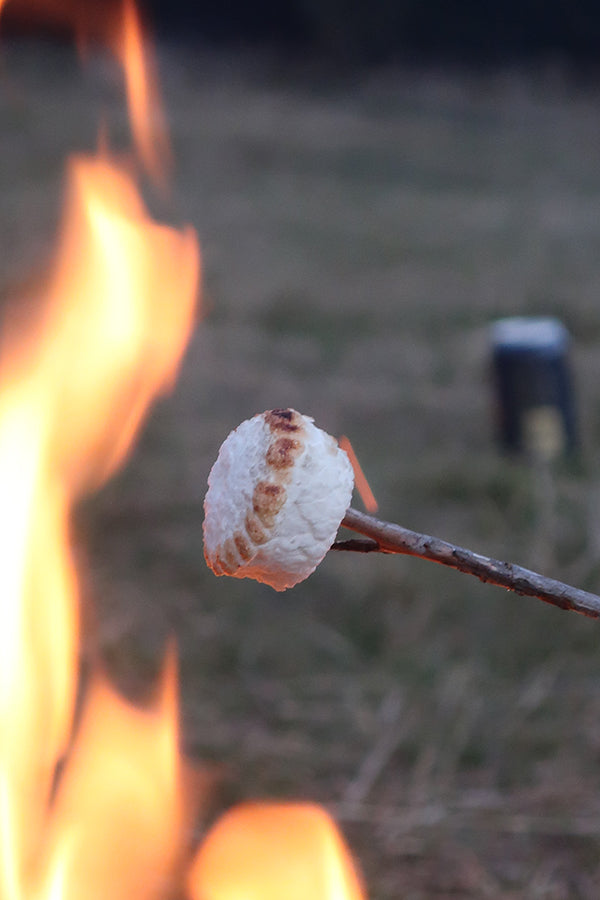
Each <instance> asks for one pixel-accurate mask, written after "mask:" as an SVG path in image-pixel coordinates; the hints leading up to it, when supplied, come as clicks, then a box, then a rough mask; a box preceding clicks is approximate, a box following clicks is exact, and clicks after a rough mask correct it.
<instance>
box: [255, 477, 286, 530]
mask: <svg viewBox="0 0 600 900" xmlns="http://www.w3.org/2000/svg"><path fill="white" fill-rule="evenodd" d="M284 503H285V488H284V487H283V486H282V485H281V484H274V483H273V482H272V481H259V482H258V484H257V485H256V487H255V488H254V493H253V495H252V509H253V510H254V512H255V513H256V515H257V516H258V518H259V519H260V521H261V522H262V524H263V525H264V526H265V527H266V528H272V527H273V524H274V522H275V516H276V515H277V513H278V512H279V510H280V509H281V507H282V506H283V504H284Z"/></svg>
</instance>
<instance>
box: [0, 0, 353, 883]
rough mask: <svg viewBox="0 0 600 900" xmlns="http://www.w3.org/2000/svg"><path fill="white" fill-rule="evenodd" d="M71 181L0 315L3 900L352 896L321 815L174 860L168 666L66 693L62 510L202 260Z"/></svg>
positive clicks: (156, 118)
mask: <svg viewBox="0 0 600 900" xmlns="http://www.w3.org/2000/svg"><path fill="white" fill-rule="evenodd" d="M1 6H2V0H0V7H1ZM122 12H123V16H122V20H121V21H122V24H123V28H124V30H123V35H122V40H121V41H120V42H119V43H118V47H119V48H122V49H123V54H122V56H121V53H120V52H116V50H115V52H116V55H117V56H118V57H119V58H120V59H121V60H122V62H123V64H124V68H125V71H126V73H127V74H126V79H125V80H126V84H127V86H128V89H127V93H128V99H129V102H130V104H131V105H132V109H133V113H132V116H133V120H134V124H135V127H134V134H135V136H136V140H137V142H138V147H139V150H138V154H139V156H140V159H141V161H142V164H143V165H144V166H145V168H146V170H147V171H148V172H149V174H151V175H152V176H153V177H154V179H155V181H160V180H161V179H162V178H164V177H165V176H164V172H165V169H164V166H163V165H162V163H164V162H165V160H166V159H167V158H168V154H167V153H166V149H165V148H168V145H167V144H166V143H165V140H166V138H165V132H164V130H163V119H162V116H161V115H160V110H159V109H158V108H157V106H156V101H155V100H152V99H151V97H152V95H151V93H150V91H149V88H148V79H147V75H146V67H147V61H148V56H147V53H146V50H145V48H144V45H143V44H142V38H141V32H140V29H139V19H138V17H137V14H136V11H135V9H134V8H133V6H132V5H131V3H129V0H124V5H123V8H122ZM114 49H115V48H114V47H113V50H114ZM157 123H158V124H157ZM67 175H68V177H67V190H66V201H65V210H64V217H63V225H62V229H61V238H60V241H59V247H58V253H57V258H56V261H55V263H54V266H53V271H52V273H51V276H50V279H49V282H48V287H47V289H46V292H45V295H44V297H43V298H42V303H41V304H40V312H39V313H38V314H37V318H36V320H35V322H33V323H29V324H28V329H27V334H26V336H25V337H24V336H23V333H22V328H18V327H16V324H15V327H13V328H11V327H10V323H7V326H6V328H5V333H4V339H3V344H2V355H1V357H0V495H1V496H2V498H3V502H2V504H1V505H0V516H1V517H2V522H1V526H0V527H1V532H2V542H1V543H0V573H1V574H2V578H3V584H2V603H1V607H0V609H1V615H2V623H1V627H0V715H1V717H2V718H1V721H2V725H3V727H2V735H1V737H0V896H1V897H2V898H3V900H106V898H110V900H119V898H122V900H146V898H147V900H150V898H162V897H168V896H173V895H175V893H176V891H178V890H180V888H181V883H182V880H183V881H184V882H185V884H186V890H187V893H188V896H190V897H191V898H193V900H232V898H234V897H235V898H240V900H271V898H275V897H276V898H278V900H286V898H289V900H296V898H298V900H301V898H306V900H361V898H362V897H363V893H362V889H361V887H360V885H359V881H358V878H357V876H356V873H355V870H354V868H353V864H352V862H351V860H350V857H349V855H348V853H347V851H346V850H345V848H344V845H343V843H342V841H341V839H340V837H339V835H338V833H337V830H336V828H335V826H334V824H333V822H332V821H331V819H330V818H329V817H328V816H327V814H326V813H325V812H324V811H323V810H321V809H320V808H319V807H313V806H310V805H295V804H281V805H265V806H260V807H256V808H255V807H250V808H246V807H244V808H241V810H239V811H235V810H234V811H232V812H231V813H229V814H228V816H227V817H225V819H224V820H223V821H222V822H221V823H220V824H219V823H218V824H217V826H216V827H215V831H214V832H213V833H212V834H209V837H208V838H207V840H206V841H205V843H204V844H203V846H202V847H201V848H200V850H199V851H198V853H197V855H196V858H195V860H192V861H191V862H190V861H189V860H187V859H186V857H187V855H189V846H188V844H189V827H190V824H191V815H192V812H193V810H192V809H191V808H190V806H189V804H188V803H186V802H184V796H186V792H185V791H184V790H183V768H184V764H183V760H182V759H181V756H180V753H179V746H178V745H179V740H178V725H177V720H178V711H177V683H176V665H175V656H174V654H172V653H168V654H167V655H166V659H165V663H164V671H163V676H162V680H161V684H160V686H159V688H158V690H157V692H156V694H157V696H156V699H155V702H154V703H153V705H152V706H151V707H150V708H146V709H140V708H136V707H134V706H132V705H130V704H129V703H128V702H127V701H125V700H124V699H123V698H122V697H120V696H119V695H118V694H117V693H116V692H115V690H114V689H113V688H112V687H111V686H110V684H109V683H108V681H107V680H106V678H104V677H103V675H102V674H101V673H99V672H96V673H94V674H93V675H92V677H91V678H90V680H89V684H88V685H87V686H86V689H85V691H82V689H81V688H80V687H79V686H78V676H79V672H78V639H79V623H78V618H79V617H78V585H77V577H76V573H75V570H74V565H73V561H72V558H71V555H70V549H69V544H70V540H69V537H70V536H69V520H70V513H71V509H72V507H73V505H74V504H75V503H76V502H77V500H78V499H79V498H80V497H81V496H82V495H84V494H86V493H87V492H89V491H90V490H92V489H95V488H97V487H98V486H99V485H100V484H102V483H103V482H104V481H105V480H106V479H107V478H108V477H109V476H110V475H112V474H113V473H114V472H115V470H116V468H117V467H118V466H119V465H120V463H121V462H122V461H123V459H124V458H125V456H126V454H127V453H128V452H129V451H130V449H131V447H132V444H133V441H134V439H135V436H136V434H137V432H138V430H139V428H140V425H141V424H142V422H143V420H144V417H145V415H146V412H147V409H148V407H149V405H150V404H151V402H152V401H153V399H154V398H155V397H156V396H157V395H159V394H160V393H162V392H164V391H165V390H167V389H168V388H169V387H170V386H171V385H172V383H173V380H174V378H175V375H176V372H177V368H178V365H179V362H180V359H181V356H182V353H183V351H184V349H185V345H186V342H187V340H188V337H189V334H190V331H191V328H192V325H193V321H194V318H195V315H196V297H197V293H198V284H199V277H200V255H199V248H198V243H197V239H196V236H195V234H194V232H193V231H192V229H190V228H184V229H181V230H176V229H173V228H170V227H166V226H164V225H161V224H158V223H156V222H154V221H153V220H152V219H151V217H150V216H149V214H148V213H147V211H146V209H145V206H144V203H143V201H142V198H141V196H140V193H139V190H138V186H137V183H136V180H135V177H134V175H133V174H132V167H131V166H127V165H125V164H124V163H122V162H121V161H119V160H117V159H116V158H113V157H112V156H111V155H109V154H108V153H106V152H105V153H103V154H102V155H100V156H98V157H84V156H79V157H74V158H72V159H71V160H70V161H69V164H68V172H67ZM82 694H83V698H81V695H82ZM78 696H79V701H78V708H77V714H76V698H77V697H78ZM223 859H224V860H231V861H232V862H231V865H225V866H223ZM270 859H271V860H272V861H273V864H272V865H271V864H270V863H269V860H270ZM275 862H276V864H275ZM182 872H183V875H182ZM186 872H187V875H186V874H185V873H186ZM302 885H304V886H305V887H304V888H303V889H302V893H300V892H299V890H300V888H301V886H302Z"/></svg>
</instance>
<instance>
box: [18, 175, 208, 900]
mask: <svg viewBox="0 0 600 900" xmlns="http://www.w3.org/2000/svg"><path fill="white" fill-rule="evenodd" d="M198 271H199V254H198V247H197V243H196V238H195V236H194V234H193V232H191V231H190V230H184V231H181V232H178V231H174V230H172V229H170V228H166V227H164V226H160V225H157V224H156V223H154V222H153V221H152V220H151V219H150V217H149V216H148V214H147V213H146V211H145V209H144V206H143V203H142V201H141V199H140V197H139V194H138V193H137V190H136V187H135V184H134V182H133V181H132V179H131V177H130V176H129V175H128V174H127V172H126V171H125V170H123V169H122V168H119V166H118V165H117V164H116V163H114V162H111V161H110V160H108V159H97V160H92V159H86V158H83V157H80V158H75V159H73V160H72V161H71V163H70V166H69V180H68V190H67V202H66V213H65V222H64V227H63V236H62V240H61V245H60V248H59V254H58V259H57V262H56V265H55V269H54V273H53V276H52V278H51V282H50V286H49V289H48V294H47V299H46V303H45V308H44V312H43V314H42V315H41V316H40V321H39V322H38V323H37V325H36V326H35V327H33V328H32V329H31V333H30V336H29V338H28V339H27V340H26V341H22V340H21V341H18V340H17V338H16V334H17V329H16V327H14V328H13V329H12V334H13V335H15V337H13V339H11V338H10V337H9V338H8V339H7V345H6V347H5V348H4V358H3V363H2V365H1V367H0V492H1V496H2V498H3V502H2V504H0V534H1V536H2V540H1V541H0V576H1V578H2V586H1V596H2V601H1V609H0V615H1V619H0V715H1V716H2V722H4V723H10V726H9V727H4V728H3V729H2V734H1V736H0V873H1V874H0V878H1V892H2V896H3V897H6V898H7V900H19V898H22V897H23V898H24V897H29V896H31V891H32V890H33V889H34V886H35V885H36V883H37V882H38V881H39V880H40V879H41V883H42V884H43V885H44V888H43V890H44V891H45V893H42V894H41V895H40V896H41V897H48V898H49V897H51V896H53V894H52V892H53V891H55V890H56V883H57V882H56V878H57V877H58V876H57V875H56V873H57V872H60V873H62V874H61V876H60V881H61V884H62V888H61V894H60V896H61V897H62V898H64V900H66V898H69V897H73V900H75V897H77V898H80V897H81V896H82V894H81V892H78V888H77V879H74V878H73V877H71V876H70V875H69V873H71V872H72V871H74V870H73V866H74V865H75V861H76V862H77V866H76V869H77V871H79V869H80V868H81V866H82V865H83V859H85V858H86V857H85V853H84V850H83V849H82V844H84V845H85V846H87V845H88V844H89V842H90V841H91V842H92V843H94V844H97V843H98V841H99V840H100V838H99V837H98V835H104V836H105V837H106V835H110V840H111V841H115V842H116V843H115V846H119V847H121V851H120V852H121V853H123V852H124V849H123V848H124V847H125V846H126V844H125V843H124V842H125V839H126V837H127V835H128V834H134V835H135V834H136V833H137V836H138V838H137V840H139V839H140V837H141V836H142V835H143V836H144V838H145V839H144V841H143V842H142V844H143V851H142V856H143V858H144V859H145V858H146V855H148V859H147V862H148V865H146V866H142V867H141V870H142V871H147V872H155V871H156V867H158V870H159V874H158V875H156V877H157V878H158V877H159V875H160V877H161V878H164V877H166V875H167V869H168V867H169V866H170V865H172V862H173V850H172V846H176V845H177V842H178V839H179V838H180V835H178V834H177V827H176V828H174V829H169V828H165V829H164V836H163V837H161V841H162V842H166V843H167V845H168V846H169V847H170V848H171V849H169V851H168V852H167V851H166V850H163V851H159V850H158V848H157V846H156V839H157V836H156V835H154V834H149V829H150V828H155V827H156V826H149V825H148V824H147V822H149V821H150V820H149V819H148V820H147V819H146V816H145V810H144V806H143V804H142V803H141V802H140V801H139V800H138V799H137V792H138V788H141V785H142V782H143V783H144V785H145V789H146V788H147V789H148V791H149V793H148V797H149V798H152V796H153V792H154V793H156V792H157V791H158V793H156V801H151V800H148V799H147V800H145V801H144V802H145V803H148V802H152V803H154V805H155V806H156V805H158V807H159V808H156V809H155V810H154V812H155V813H156V814H157V815H156V821H158V822H162V824H163V825H164V824H166V822H167V821H168V820H169V819H171V820H173V821H175V822H179V821H180V820H181V811H180V810H178V809H177V805H178V803H179V799H178V797H179V795H178V790H177V779H178V774H177V766H176V765H175V763H174V760H175V759H176V754H175V751H174V750H173V747H174V746H176V728H175V722H176V716H175V713H174V711H173V708H172V704H170V705H169V704H166V705H165V703H161V704H159V706H158V707H157V709H156V710H154V711H151V712H149V713H145V712H144V713H140V712H139V711H136V710H133V709H130V708H129V707H128V706H127V705H126V704H124V702H123V701H121V700H120V699H119V698H118V697H116V695H114V694H113V693H112V692H111V691H110V689H109V688H108V687H107V685H102V684H99V685H96V687H95V688H94V690H93V691H92V692H91V693H90V696H89V697H88V700H87V706H86V709H85V711H84V713H83V718H82V723H81V727H80V730H79V732H78V735H77V739H76V742H75V746H74V748H73V750H72V752H71V756H72V760H73V762H72V764H71V766H70V768H69V770H68V777H67V778H66V779H65V780H64V784H63V785H61V789H60V790H59V792H58V795H57V797H56V799H55V800H54V802H53V792H54V780H55V777H56V769H57V765H58V763H59V761H60V760H61V757H62V755H63V754H64V753H65V751H66V750H67V749H68V747H69V742H70V740H71V730H72V723H73V709H74V699H75V691H76V677H77V631H78V628H77V603H76V582H75V577H74V572H73V566H72V562H71V559H70V556H69V551H68V544H69V533H68V515H69V511H70V508H71V506H72V503H73V501H74V500H75V499H76V498H77V497H78V496H79V495H81V494H82V493H83V492H85V491H87V490H89V489H90V488H92V487H95V486H97V485H98V484H100V483H101V482H102V481H103V480H104V479H105V478H106V477H108V476H109V475H110V474H111V473H112V472H113V471H114V470H115V468H116V466H117V465H118V464H119V463H120V462H121V460H122V459H123V457H124V455H125V454H126V452H127V451H128V450H129V448H130V446H131V443H132V441H133V438H134V436H135V434H136V431H137V430H138V428H139V425H140V423H141V421H142V420H143V417H144V415H145V412H146V410H147V407H148V404H149V403H150V402H151V401H152V399H153V398H154V397H155V396H156V395H157V394H158V393H160V392H161V391H163V390H165V389H166V388H167V387H168V386H169V385H170V384H171V383H172V380H173V378H174V375H175V372H176V369H177V364H178V361H179V358H180V355H181V352H182V350H183V348H184V346H185V342H186V340H187V336H188V333H189V329H190V326H191V323H192V318H193V313H194V301H195V295H196V290H197V283H198ZM10 334H11V329H9V335H10ZM166 695H167V696H168V695H169V691H166ZM161 710H162V712H160V711H161ZM159 712H160V714H159ZM109 725H110V728H109ZM113 726H114V729H115V730H114V731H113ZM165 731H166V733H165ZM109 734H110V735H112V737H111V738H110V741H111V743H110V744H109V745H108V747H110V750H109V749H106V750H104V751H103V750H102V746H104V745H103V744H98V741H97V738H98V737H102V739H103V741H106V740H108V739H109V738H108V735H109ZM134 735H137V737H135V738H134ZM161 735H162V736H161ZM92 746H95V747H96V750H95V751H94V752H93V753H92V751H91V749H89V748H90V747H92ZM144 748H146V749H144ZM161 748H162V750H161ZM138 750H139V754H138ZM146 751H148V752H146ZM159 751H160V752H159ZM132 752H133V754H134V756H133V759H134V762H132V759H131V756H130V754H131V753H132ZM142 754H145V756H142ZM165 754H166V755H167V756H168V758H169V767H168V768H167V773H168V774H166V775H165V772H164V768H163V763H164V758H163V757H165ZM82 760H83V762H82ZM124 769H127V770H130V771H131V772H133V773H135V776H136V779H137V782H136V780H134V781H133V783H129V784H128V785H127V786H125V787H123V788H122V787H121V785H120V782H119V781H118V780H115V777H113V776H115V774H118V773H119V772H120V771H121V770H124ZM80 776H81V778H82V779H85V786H84V785H83V784H82V783H80ZM165 778H167V779H170V781H171V782H172V783H171V786H170V789H169V790H168V791H164V790H159V789H158V785H160V784H161V782H164V779H165ZM94 784H95V787H94ZM107 785H110V786H111V792H112V800H110V803H109V801H108V799H107V797H106V796H105V795H104V792H105V791H106V787H107ZM65 808H67V809H68V810H69V813H68V815H65V814H64V810H65ZM123 810H127V811H128V815H127V816H125V815H124V814H123V812H122V811H123ZM107 816H108V818H109V819H110V822H109V821H107ZM113 818H114V822H113V821H112V819H113ZM49 825H50V826H54V825H56V828H54V827H49ZM92 828H93V829H94V834H95V835H96V836H95V837H94V838H93V839H92V838H90V833H91V832H90V830H91V829H92ZM173 834H175V838H174V837H173ZM173 841H174V842H175V843H174V844H173V843H172V842H173ZM136 856H137V857H139V856H140V853H137V854H136V853H135V852H133V851H132V852H126V851H125V858H126V860H127V861H128V862H132V863H133V862H134V861H135V859H136ZM40 859H44V861H45V862H44V865H45V871H43V872H42V871H39V860H40ZM161 859H163V860H164V865H162V864H160V860H161ZM59 860H62V862H61V863H60V865H59V864H58V861H59ZM138 861H139V860H138ZM151 862H153V863H154V865H153V866H151V865H150V863H151ZM167 863H168V865H167ZM134 870H135V871H136V872H137V873H138V874H136V875H135V878H134V877H133V876H132V878H128V877H127V876H126V875H124V874H121V875H120V877H119V884H121V885H123V886H124V887H123V889H122V891H119V890H117V888H116V886H114V887H113V886H112V885H111V887H110V891H109V894H110V895H111V896H112V897H120V896H123V897H124V898H125V897H126V896H127V897H129V898H131V897H136V898H137V897H140V898H142V897H151V896H154V895H155V893H156V885H155V884H153V886H152V890H151V889H150V888H148V890H144V889H143V879H140V877H139V871H140V867H139V866H136V867H135V869H134ZM48 873H53V874H52V877H50V875H49V874H48ZM86 877H87V878H88V879H89V878H90V875H89V872H88V875H87V876H86ZM92 880H93V879H92ZM134 882H135V885H136V887H135V888H134V886H133V883H134ZM40 890H42V888H40ZM98 890H99V893H98V897H100V894H102V895H103V896H106V890H107V887H106V885H105V886H104V887H102V888H99V889H98ZM123 891H124V892H123ZM88 895H89V896H96V894H95V893H94V892H93V891H90V890H88Z"/></svg>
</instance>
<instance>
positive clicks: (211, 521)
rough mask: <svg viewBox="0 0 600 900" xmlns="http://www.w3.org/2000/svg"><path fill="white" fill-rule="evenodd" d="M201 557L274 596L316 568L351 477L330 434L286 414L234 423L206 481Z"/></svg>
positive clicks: (345, 459)
mask: <svg viewBox="0 0 600 900" xmlns="http://www.w3.org/2000/svg"><path fill="white" fill-rule="evenodd" d="M208 485H209V486H208V492H207V494H206V498H205V500H204V511H205V519H204V526H203V529H204V555H205V557H206V561H207V563H208V565H209V566H210V568H211V569H212V570H213V572H214V573H215V574H216V575H232V576H233V577H234V578H255V579H256V580H257V581H262V582H263V583H265V584H269V585H271V587H273V588H275V590H277V591H283V590H285V589H286V588H289V587H293V586H294V585H295V584H298V582H300V581H303V580H304V579H305V578H307V577H308V576H309V575H310V574H311V573H312V572H314V570H315V569H316V567H317V566H318V565H319V563H320V562H321V560H322V559H323V557H324V556H325V554H326V553H327V551H328V549H329V547H330V546H331V544H332V543H333V541H334V539H335V535H336V532H337V530H338V528H339V526H340V523H341V521H342V519H343V517H344V514H345V512H346V510H347V509H348V507H349V506H350V499H351V496H352V488H353V486H354V474H353V471H352V466H351V465H350V462H349V460H348V457H347V455H346V453H345V452H344V451H343V450H341V449H340V447H338V444H337V441H336V440H335V438H333V437H331V435H329V434H327V433H326V432H324V431H321V429H320V428H317V427H316V426H315V425H314V424H313V420H312V419H310V418H309V417H308V416H303V415H301V414H300V413H298V412H296V411H295V410H293V409H273V410H268V411H267V412H264V413H261V414H260V415H258V416H254V418H253V419H248V420H247V421H245V422H242V424H241V425H238V427H237V428H236V429H235V431H232V432H231V434H230V435H229V436H228V437H227V438H226V440H225V441H224V443H223V444H222V446H221V449H220V451H219V456H218V458H217V461H216V462H215V464H214V466H213V467H212V469H211V472H210V475H209V477H208Z"/></svg>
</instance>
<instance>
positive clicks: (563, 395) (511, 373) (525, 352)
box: [491, 317, 577, 459]
mask: <svg viewBox="0 0 600 900" xmlns="http://www.w3.org/2000/svg"><path fill="white" fill-rule="evenodd" d="M491 338H492V354H493V370H494V382H495V393H496V406H497V431H498V440H499V441H500V443H501V444H502V446H503V447H504V448H505V449H507V450H510V451H513V452H525V453H529V454H531V455H533V456H536V457H538V458H545V459H554V458H556V457H558V456H560V455H561V454H564V453H567V452H570V451H573V450H574V449H575V448H576V445H577V435H576V422H575V403H574V398H573V389H572V382H571V375H570V370H569V362H568V351H569V343H570V340H569V333H568V331H567V329H566V328H565V326H564V325H563V324H562V323H561V322H559V321H558V319H553V318H527V317H515V318H509V319H500V320H498V321H497V322H495V323H494V324H493V325H492V328H491Z"/></svg>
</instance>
